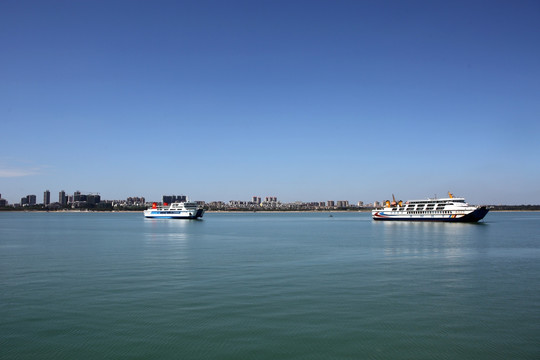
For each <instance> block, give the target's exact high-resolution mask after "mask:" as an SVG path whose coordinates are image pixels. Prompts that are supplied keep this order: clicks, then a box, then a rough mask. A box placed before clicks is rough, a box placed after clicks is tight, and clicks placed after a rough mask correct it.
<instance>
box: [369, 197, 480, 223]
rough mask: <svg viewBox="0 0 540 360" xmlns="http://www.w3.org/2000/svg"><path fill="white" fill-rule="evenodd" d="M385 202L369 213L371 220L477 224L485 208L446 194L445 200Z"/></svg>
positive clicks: (394, 200)
mask: <svg viewBox="0 0 540 360" xmlns="http://www.w3.org/2000/svg"><path fill="white" fill-rule="evenodd" d="M392 199H393V201H392V202H390V201H389V200H387V201H385V205H384V207H383V208H381V209H375V210H372V211H371V215H372V217H373V220H399V221H443V222H478V221H480V220H482V219H483V218H484V216H486V214H487V213H488V211H489V209H488V208H487V207H486V206H474V205H469V204H467V203H466V202H465V199H464V198H459V197H454V196H453V195H452V194H451V193H448V197H447V198H442V199H427V200H409V201H407V202H405V203H403V202H402V201H401V200H400V201H396V199H395V197H394V195H392Z"/></svg>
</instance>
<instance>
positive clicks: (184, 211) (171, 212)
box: [144, 201, 204, 219]
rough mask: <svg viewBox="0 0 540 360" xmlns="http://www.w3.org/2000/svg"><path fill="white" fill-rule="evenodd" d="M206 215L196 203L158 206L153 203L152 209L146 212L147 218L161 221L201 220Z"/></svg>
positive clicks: (175, 203)
mask: <svg viewBox="0 0 540 360" xmlns="http://www.w3.org/2000/svg"><path fill="white" fill-rule="evenodd" d="M203 215H204V209H203V208H202V207H200V206H199V205H198V204H197V203H195V202H189V201H188V202H174V203H172V204H167V203H164V204H163V205H158V204H157V203H153V204H152V207H151V208H150V209H146V210H144V217H145V218H160V219H199V218H202V217H203Z"/></svg>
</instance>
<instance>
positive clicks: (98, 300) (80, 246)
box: [0, 213, 540, 359]
mask: <svg viewBox="0 0 540 360" xmlns="http://www.w3.org/2000/svg"><path fill="white" fill-rule="evenodd" d="M0 291H1V292H0V358H1V359H37V358H39V359H96V358H111V359H113V358H114V359H128V358H129V359H131V358H140V359H154V358H155V359H167V358H170V359H277V358H278V359H540V213H490V214H488V215H487V217H486V219H485V222H483V223H480V224H437V223H433V224H430V223H399V222H373V221H372V220H371V217H370V215H369V214H367V213H334V214H333V217H329V214H328V213H324V214H321V213H301V214H299V213H283V214H253V213H251V214H206V215H205V217H204V220H202V221H186V220H166V219H144V218H143V216H142V214H140V213H139V214H136V213H104V214H100V213H0Z"/></svg>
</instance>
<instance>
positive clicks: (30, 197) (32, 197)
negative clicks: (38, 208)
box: [26, 195, 36, 205]
mask: <svg viewBox="0 0 540 360" xmlns="http://www.w3.org/2000/svg"><path fill="white" fill-rule="evenodd" d="M26 200H27V204H28V205H36V195H26Z"/></svg>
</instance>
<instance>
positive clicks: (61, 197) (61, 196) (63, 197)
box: [58, 190, 67, 206]
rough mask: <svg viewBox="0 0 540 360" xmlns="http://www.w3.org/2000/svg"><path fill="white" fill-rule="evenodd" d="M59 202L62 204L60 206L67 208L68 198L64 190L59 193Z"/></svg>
mask: <svg viewBox="0 0 540 360" xmlns="http://www.w3.org/2000/svg"><path fill="white" fill-rule="evenodd" d="M58 202H59V203H60V205H62V206H66V205H67V198H66V192H65V191H64V190H62V191H60V192H59V193H58Z"/></svg>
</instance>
